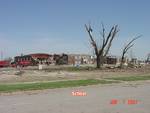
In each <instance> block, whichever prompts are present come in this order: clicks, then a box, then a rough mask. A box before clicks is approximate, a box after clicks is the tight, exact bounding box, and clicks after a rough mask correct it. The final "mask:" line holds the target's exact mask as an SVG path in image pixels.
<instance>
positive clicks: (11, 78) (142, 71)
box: [0, 66, 150, 84]
mask: <svg viewBox="0 0 150 113" xmlns="http://www.w3.org/2000/svg"><path fill="white" fill-rule="evenodd" d="M36 68H37V67H35V68H33V67H32V68H30V67H29V68H24V69H21V71H20V69H16V68H1V69H0V83H2V84H3V83H16V82H38V81H57V80H73V79H94V78H97V79H102V78H104V77H114V76H134V75H137V76H141V75H150V66H146V67H142V68H134V69H133V68H132V69H131V68H130V69H122V70H120V69H103V70H82V71H63V70H56V71H54V70H53V71H52V68H51V67H48V68H47V69H46V70H45V69H44V70H37V69H36ZM58 68H59V67H58Z"/></svg>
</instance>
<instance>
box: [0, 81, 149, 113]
mask: <svg viewBox="0 0 150 113" xmlns="http://www.w3.org/2000/svg"><path fill="white" fill-rule="evenodd" d="M76 90H78V91H83V92H86V93H87V95H86V96H72V91H76ZM113 99H116V100H117V101H118V103H117V104H114V105H113V104H110V102H111V101H112V100H113ZM130 99H133V100H137V102H138V103H137V104H127V101H128V100H130ZM149 111H150V81H145V82H131V83H121V84H111V85H94V86H86V87H76V88H62V89H50V90H44V91H35V92H26V93H25V92H21V93H15V94H8V95H1V96H0V113H149Z"/></svg>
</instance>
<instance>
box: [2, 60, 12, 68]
mask: <svg viewBox="0 0 150 113" xmlns="http://www.w3.org/2000/svg"><path fill="white" fill-rule="evenodd" d="M9 66H10V61H8V60H2V61H0V67H9Z"/></svg>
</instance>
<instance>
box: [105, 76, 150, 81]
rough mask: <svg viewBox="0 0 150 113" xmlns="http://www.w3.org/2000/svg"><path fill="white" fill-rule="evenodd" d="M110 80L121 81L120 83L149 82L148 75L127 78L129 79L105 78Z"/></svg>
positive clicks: (149, 77)
mask: <svg viewBox="0 0 150 113" xmlns="http://www.w3.org/2000/svg"><path fill="white" fill-rule="evenodd" d="M106 79H111V80H121V81H139V80H150V75H147V76H129V77H113V78H106Z"/></svg>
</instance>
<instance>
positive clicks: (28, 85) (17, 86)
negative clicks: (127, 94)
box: [0, 79, 117, 92]
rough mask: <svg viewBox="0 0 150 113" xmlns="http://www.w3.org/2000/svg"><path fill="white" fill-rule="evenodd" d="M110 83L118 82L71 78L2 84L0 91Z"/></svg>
mask: <svg viewBox="0 0 150 113" xmlns="http://www.w3.org/2000/svg"><path fill="white" fill-rule="evenodd" d="M110 83H117V82H116V81H106V80H97V79H88V80H69V81H58V82H38V83H20V84H1V85H0V92H14V91H27V90H42V89H54V88H65V87H77V86H87V85H96V84H110Z"/></svg>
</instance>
